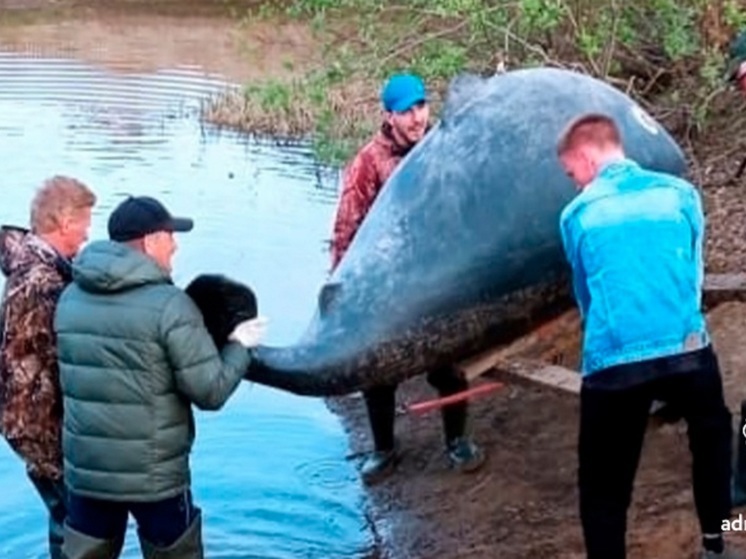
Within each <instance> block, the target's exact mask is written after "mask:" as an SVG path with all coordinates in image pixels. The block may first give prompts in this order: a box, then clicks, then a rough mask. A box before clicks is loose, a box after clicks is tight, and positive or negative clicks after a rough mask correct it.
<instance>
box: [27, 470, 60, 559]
mask: <svg viewBox="0 0 746 559" xmlns="http://www.w3.org/2000/svg"><path fill="white" fill-rule="evenodd" d="M28 477H29V479H30V480H31V483H33V484H34V487H35V488H36V491H37V493H39V496H40V497H41V499H42V501H44V505H45V506H46V507H47V511H49V556H50V557H51V559H62V542H63V541H64V526H65V517H66V516H67V506H66V497H65V483H64V481H63V480H61V479H59V480H53V479H49V478H43V477H36V476H34V475H33V474H28Z"/></svg>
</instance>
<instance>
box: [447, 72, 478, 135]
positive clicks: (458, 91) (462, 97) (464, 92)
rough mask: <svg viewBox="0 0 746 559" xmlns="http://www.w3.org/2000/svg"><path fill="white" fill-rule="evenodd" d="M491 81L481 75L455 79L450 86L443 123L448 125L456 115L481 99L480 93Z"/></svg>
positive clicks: (465, 75) (468, 75)
mask: <svg viewBox="0 0 746 559" xmlns="http://www.w3.org/2000/svg"><path fill="white" fill-rule="evenodd" d="M489 81H490V79H489V78H485V77H482V76H480V75H479V74H459V75H458V76H456V77H455V78H453V79H452V80H451V83H450V84H448V91H447V92H446V97H445V102H444V104H443V113H442V117H441V120H442V121H443V123H444V124H446V125H447V124H448V121H449V120H450V119H451V117H452V116H453V115H454V114H455V113H457V112H458V111H460V110H461V109H463V108H464V106H466V105H468V104H470V102H471V101H473V100H475V99H476V98H477V97H479V96H480V91H482V89H483V88H484V86H485V84H487V83H488V82H489Z"/></svg>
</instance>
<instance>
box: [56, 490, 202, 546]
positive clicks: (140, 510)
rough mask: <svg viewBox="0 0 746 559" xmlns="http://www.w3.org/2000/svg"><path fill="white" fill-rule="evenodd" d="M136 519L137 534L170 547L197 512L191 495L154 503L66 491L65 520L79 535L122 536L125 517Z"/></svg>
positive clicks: (197, 509)
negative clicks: (88, 495) (83, 495)
mask: <svg viewBox="0 0 746 559" xmlns="http://www.w3.org/2000/svg"><path fill="white" fill-rule="evenodd" d="M130 513H132V516H133V517H134V518H135V520H136V521H137V527H138V532H139V534H140V537H142V538H144V539H146V540H147V541H148V542H150V543H151V544H153V545H155V546H158V547H169V546H171V545H172V544H173V543H174V542H176V540H178V539H179V538H180V537H181V536H182V535H183V534H184V532H186V530H187V528H189V526H190V525H191V524H192V521H193V520H194V518H195V517H196V516H197V514H198V513H199V508H197V507H195V506H194V504H193V503H192V494H191V492H190V491H188V490H187V491H185V492H183V493H182V494H180V495H177V496H176V497H171V498H169V499H164V500H162V501H155V502H145V503H143V502H138V503H131V502H118V501H101V500H98V499H91V498H88V497H82V496H80V495H75V494H74V493H72V492H68V512H67V523H68V524H69V525H70V527H71V528H72V529H74V530H77V531H78V532H81V533H82V534H85V535H87V536H91V537H93V538H98V539H101V540H111V541H114V540H120V539H124V534H125V532H126V530H127V517H128V515H129V514H130Z"/></svg>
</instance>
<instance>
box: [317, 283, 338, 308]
mask: <svg viewBox="0 0 746 559" xmlns="http://www.w3.org/2000/svg"><path fill="white" fill-rule="evenodd" d="M341 289H342V284H341V283H326V284H324V286H323V287H322V288H321V291H320V292H319V313H320V314H321V316H324V315H325V314H326V313H327V312H328V311H329V309H330V308H331V306H332V304H333V303H334V300H335V299H336V297H337V293H339V291H340V290H341Z"/></svg>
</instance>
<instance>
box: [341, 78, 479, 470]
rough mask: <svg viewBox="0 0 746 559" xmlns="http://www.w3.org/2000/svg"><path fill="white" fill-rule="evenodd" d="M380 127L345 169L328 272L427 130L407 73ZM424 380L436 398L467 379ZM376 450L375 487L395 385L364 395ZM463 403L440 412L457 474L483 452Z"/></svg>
mask: <svg viewBox="0 0 746 559" xmlns="http://www.w3.org/2000/svg"><path fill="white" fill-rule="evenodd" d="M381 103H382V105H383V110H384V118H383V123H382V124H381V128H380V130H379V131H378V132H377V133H376V135H375V136H374V137H373V139H372V140H371V141H370V142H368V143H367V144H366V145H365V146H363V148H362V149H361V150H360V151H359V152H358V154H357V155H356V156H355V158H354V159H353V160H352V162H351V163H350V165H349V166H348V167H347V169H346V171H345V174H344V179H343V185H342V195H341V199H340V201H339V206H338V209H337V215H336V219H335V222H334V235H333V239H332V250H331V253H332V270H334V269H335V268H336V267H337V265H338V264H339V262H340V260H341V259H342V256H343V255H344V253H345V252H346V250H347V248H348V247H349V246H350V243H351V242H352V239H353V237H354V236H355V233H356V232H357V230H358V228H359V227H360V225H361V223H362V222H363V219H364V218H365V216H366V214H367V213H368V211H369V210H370V208H371V206H372V205H373V202H374V200H375V198H376V196H377V195H378V193H379V192H380V190H381V189H382V188H383V186H384V185H385V184H386V181H387V180H388V178H389V177H390V176H391V174H392V173H393V172H394V169H395V168H396V166H397V165H398V164H399V162H400V161H401V160H402V158H403V157H404V156H405V155H407V153H409V151H410V150H411V149H412V148H413V147H414V146H415V145H416V144H417V143H418V142H419V141H420V140H422V138H423V137H424V136H425V134H426V133H427V131H428V129H429V124H428V121H429V118H430V109H429V106H428V101H427V93H426V91H425V85H424V84H423V83H422V80H421V79H420V78H419V77H417V76H415V75H412V74H396V75H394V76H391V78H390V79H389V80H388V82H387V83H386V85H385V86H384V88H383V91H382V92H381ZM427 380H428V382H429V383H430V384H431V385H432V386H433V387H435V388H436V389H437V390H438V392H439V393H440V395H441V396H448V395H451V394H455V393H457V392H461V391H462V390H466V389H467V388H468V381H467V380H466V379H465V378H464V377H463V375H462V374H461V373H460V372H459V371H458V370H456V369H455V368H454V367H444V368H441V369H436V370H433V371H431V372H430V373H429V374H428V375H427ZM364 398H365V404H366V407H367V410H368V418H369V420H370V425H371V430H372V433H373V440H374V444H375V450H374V451H373V452H372V453H371V454H370V456H369V457H368V459H367V460H366V461H365V463H364V464H363V467H362V472H361V473H362V477H363V480H364V481H365V482H366V483H374V482H376V481H378V480H380V479H381V478H383V477H384V476H385V475H387V474H388V473H390V472H392V471H393V469H394V467H395V465H396V463H397V462H398V454H397V452H396V448H395V447H396V445H395V440H394V417H395V402H396V385H393V386H392V385H383V386H376V387H374V388H371V389H370V390H368V391H366V392H365V393H364ZM466 419H467V404H466V403H465V402H460V403H457V404H452V405H450V406H446V407H444V408H443V429H444V432H445V442H446V452H447V454H448V457H449V460H450V462H451V464H452V465H453V466H454V467H455V468H457V469H459V470H461V471H474V470H476V469H478V468H479V467H480V466H481V465H482V464H483V462H484V454H483V453H482V451H481V450H480V449H479V448H478V447H477V446H476V445H474V444H473V443H472V442H471V441H470V440H469V438H468V437H466V436H465V434H464V433H465V430H466Z"/></svg>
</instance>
